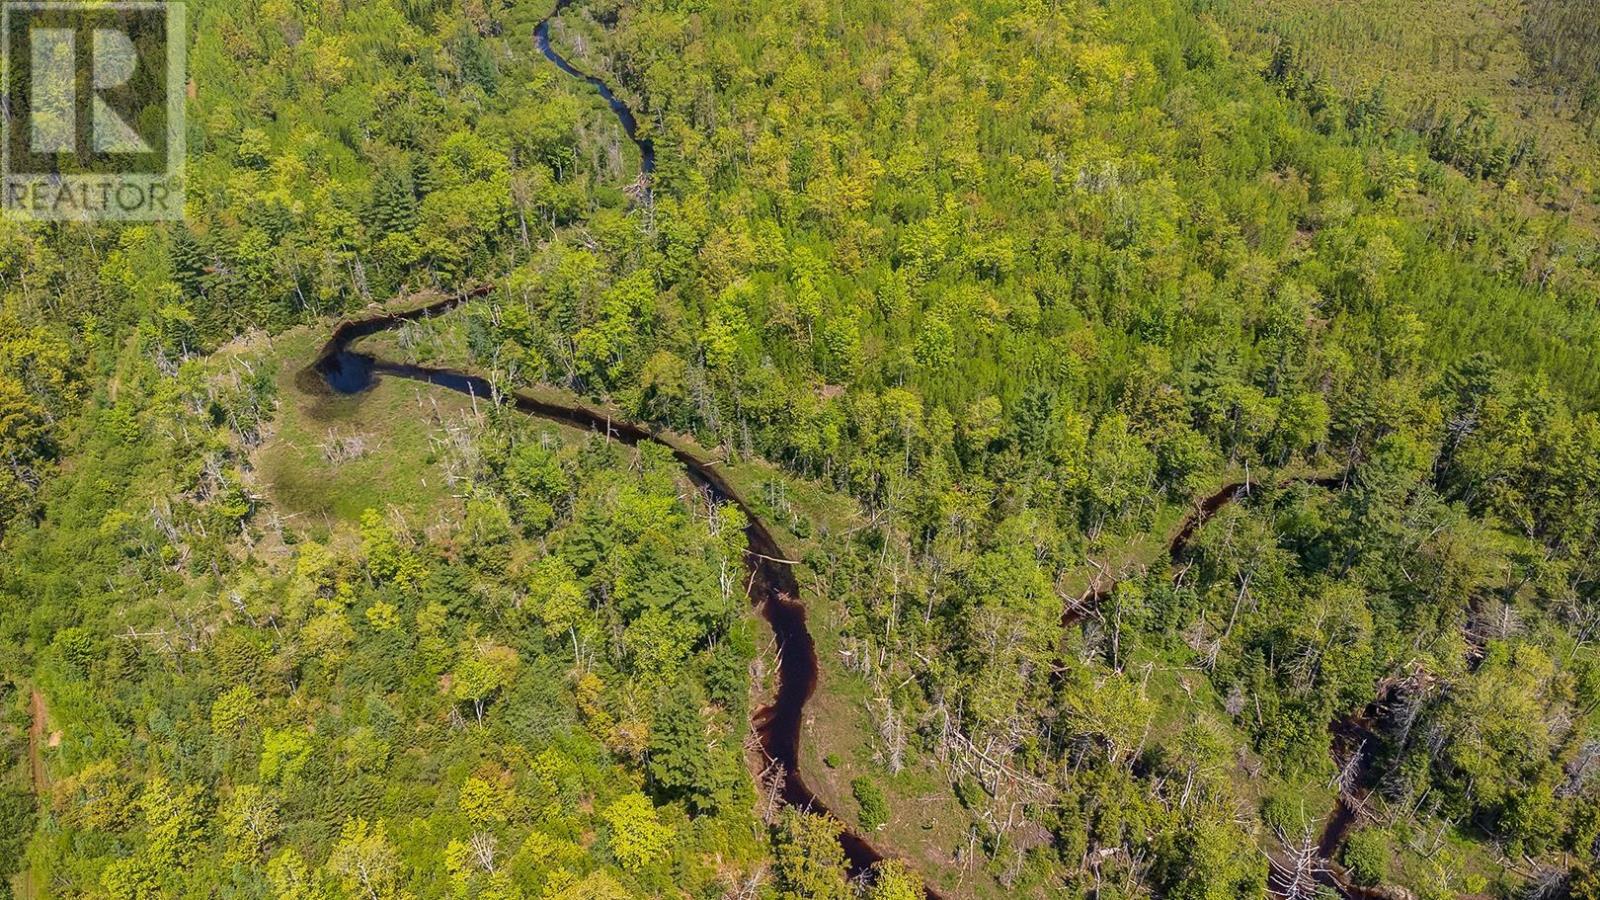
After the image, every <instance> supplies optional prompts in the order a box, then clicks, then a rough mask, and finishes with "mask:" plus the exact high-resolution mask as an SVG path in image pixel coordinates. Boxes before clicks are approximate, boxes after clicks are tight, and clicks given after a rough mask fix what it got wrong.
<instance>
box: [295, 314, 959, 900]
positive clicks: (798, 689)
mask: <svg viewBox="0 0 1600 900" xmlns="http://www.w3.org/2000/svg"><path fill="white" fill-rule="evenodd" d="M489 290H490V289H489V288H488V287H483V288H478V289H476V290H473V291H470V292H467V293H464V294H461V295H458V296H455V297H451V298H448V299H444V300H440V301H438V302H435V303H431V304H428V305H426V306H422V307H419V308H417V309H414V310H409V311H406V312H399V313H385V314H382V315H377V316H372V317H370V318H366V319H359V320H354V321H346V322H342V323H340V325H339V326H338V327H337V328H335V329H334V332H333V336H332V337H330V338H329V339H328V342H327V343H326V344H324V345H323V347H322V351H321V352H320V353H319V354H318V355H317V358H316V360H315V361H314V362H312V364H311V365H310V366H308V367H307V368H306V369H305V370H304V371H303V372H302V373H301V375H300V377H299V378H298V379H297V383H298V385H299V387H300V388H301V390H303V391H305V392H307V393H322V394H330V393H331V394H333V395H339V396H345V397H351V398H359V397H360V395H361V394H363V393H365V392H366V391H367V390H369V389H370V388H371V387H372V386H373V385H374V384H375V383H376V382H377V380H378V379H380V378H384V377H392V378H404V379H406V380H408V381H419V382H423V383H425V384H431V385H434V386H437V387H441V388H446V389H448V390H452V391H456V392H458V393H462V394H466V395H468V396H472V397H481V398H484V399H489V398H492V397H494V390H493V388H492V387H491V385H490V384H489V381H488V380H487V379H485V378H483V377H482V376H479V375H474V374H472V373H470V372H463V371H459V370H456V369H443V368H433V367H429V366H416V365H409V364H404V363H395V362H389V361H387V360H384V359H381V358H379V357H377V356H374V355H372V354H368V353H360V352H358V351H356V350H355V349H353V348H354V345H355V343H356V342H358V341H360V340H361V339H362V338H365V337H369V336H371V335H374V334H378V333H379V332H383V331H387V330H390V329H393V328H398V327H399V326H400V325H402V324H404V323H406V322H411V321H416V320H419V319H426V318H429V317H431V316H435V315H439V314H441V313H444V312H448V311H449V310H452V309H454V308H456V307H457V306H459V305H461V304H462V303H465V302H466V301H467V300H469V299H471V298H473V297H478V296H482V295H484V294H486V293H488V291H489ZM502 399H503V400H504V401H505V402H507V403H508V404H510V405H511V406H513V407H515V408H516V409H517V410H518V411H520V412H523V413H526V414H528V415H530V416H535V417H537V418H540V419H546V420H549V421H552V422H559V423H561V424H563V425H570V426H572V427H574V428H580V429H583V430H586V431H594V432H598V433H600V434H604V435H607V436H608V437H609V438H610V439H611V440H615V441H618V442H620V443H623V444H628V445H630V446H632V445H637V444H640V443H643V442H645V441H655V442H657V443H660V444H662V445H663V446H665V447H667V448H668V449H669V450H671V451H672V455H673V457H674V458H675V459H676V460H677V461H678V463H679V464H680V465H682V466H683V467H684V469H685V470H686V471H687V472H688V473H689V477H690V478H691V479H692V480H693V481H694V483H695V484H696V485H697V486H699V487H700V488H701V489H702V490H704V491H705V492H706V493H707V494H708V495H709V496H710V497H711V498H712V499H714V500H716V501H717V502H719V503H732V504H733V505H735V506H737V507H738V508H739V509H740V511H741V512H743V513H744V515H745V519H746V520H747V521H748V522H749V524H748V525H747V526H745V551H746V552H745V565H746V566H747V567H748V569H749V571H750V588H749V596H750V602H751V603H752V604H753V605H754V606H755V607H756V610H757V611H758V612H759V613H760V615H761V617H762V618H763V619H765V620H766V622H767V624H768V625H769V626H770V627H771V628H772V632H773V634H774V635H775V636H776V639H777V650H778V653H777V655H778V691H777V696H775V697H773V698H772V702H771V703H769V704H767V705H766V706H763V707H761V708H760V709H758V710H756V712H755V714H754V715H753V716H752V717H751V719H752V721H751V724H752V726H753V727H754V729H755V732H756V737H757V739H758V741H759V743H760V746H761V752H762V755H763V756H765V757H766V760H765V761H766V763H767V765H768V766H773V765H776V766H781V767H782V769H783V771H784V773H785V777H784V781H783V791H782V797H783V800H784V802H785V803H787V804H789V805H790V806H793V807H796V808H798V809H803V810H810V811H812V812H815V813H822V814H828V812H829V811H828V809H827V807H826V806H824V805H823V804H822V802H821V801H819V800H818V799H817V797H816V795H815V794H813V793H812V792H811V789H810V788H809V787H807V786H806V782H805V779H804V777H803V776H802V774H801V772H800V730H801V727H802V723H803V721H804V716H805V706H806V701H808V700H810V699H811V695H812V693H814V692H815V691H816V689H817V674H818V666H817V649H816V643H815V642H814V641H813V640H812V638H811V631H810V630H809V629H808V628H807V627H806V608H805V605H804V604H803V603H801V602H800V600H799V596H800V590H799V585H798V583H797V582H796V580H795V576H794V567H793V566H791V565H790V564H789V563H786V562H783V561H782V560H784V559H787V557H786V556H785V555H784V552H783V548H782V547H780V546H779V545H778V541H777V539H776V538H774V537H773V536H772V532H771V530H770V529H769V528H768V527H767V525H766V523H765V522H763V521H761V519H760V518H759V517H758V516H757V515H756V512H755V510H753V509H751V507H750V504H748V503H746V502H745V500H744V498H743V497H741V496H740V495H739V492H738V491H737V490H735V489H734V487H733V485H732V484H730V483H729V482H728V480H727V478H726V477H724V476H723V474H722V473H721V472H720V471H718V470H717V468H716V465H715V464H714V463H709V462H706V461H704V460H702V459H700V458H699V457H697V456H695V455H693V454H691V453H689V452H687V451H685V450H682V449H679V447H678V446H676V444H675V443H674V442H673V441H670V440H667V439H665V437H664V436H663V435H661V434H660V432H658V431H656V430H654V429H651V428H648V427H645V426H643V425H638V424H635V423H633V422H628V421H624V420H620V419H616V418H613V417H612V416H611V415H610V414H608V413H606V412H603V411H601V410H596V409H592V408H590V407H587V406H584V405H582V404H579V403H557V402H552V401H549V400H543V399H539V398H537V397H532V396H529V395H527V394H521V393H513V394H510V395H506V396H503V398H502ZM839 844H840V845H841V846H842V847H843V848H844V853H845V858H846V859H847V860H848V861H849V866H850V873H851V875H852V877H854V876H857V875H861V874H863V873H865V872H867V871H868V870H870V869H871V868H872V866H873V865H874V864H875V863H878V862H879V861H881V860H883V859H884V855H883V854H882V853H880V852H879V851H878V850H877V849H876V848H874V847H873V846H872V845H871V844H869V843H867V841H866V840H864V839H863V838H862V837H861V836H860V835H857V834H855V833H853V832H851V831H848V830H846V831H844V832H843V833H842V834H841V835H840V836H839ZM927 893H928V896H929V897H930V898H933V900H938V897H939V895H938V894H937V893H936V892H934V891H933V890H932V889H929V890H928V892H927Z"/></svg>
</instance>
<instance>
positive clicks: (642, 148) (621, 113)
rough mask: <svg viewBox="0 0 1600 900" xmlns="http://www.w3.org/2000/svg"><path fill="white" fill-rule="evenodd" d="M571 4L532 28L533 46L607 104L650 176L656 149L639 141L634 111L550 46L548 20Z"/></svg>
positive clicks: (563, 3) (564, 1) (562, 3)
mask: <svg viewBox="0 0 1600 900" xmlns="http://www.w3.org/2000/svg"><path fill="white" fill-rule="evenodd" d="M571 3H572V0H557V2H556V8H555V10H554V11H553V12H551V13H550V15H548V16H545V17H544V18H543V19H541V20H539V24H538V25H535V26H534V28H533V42H534V43H535V44H537V45H538V46H539V52H540V53H543V54H544V56H545V59H548V60H550V61H551V62H553V63H555V64H556V67H557V68H559V69H560V70H561V71H563V72H565V73H567V74H568V75H571V76H572V77H573V78H578V79H581V80H583V81H586V82H588V84H589V86H590V87H592V88H594V89H595V92H596V93H598V94H599V95H600V97H601V98H602V99H604V100H605V101H606V105H608V106H610V107H611V111H612V112H613V113H615V114H616V117H617V121H618V122H620V123H622V130H623V131H624V132H626V133H627V135H628V140H630V141H633V145H634V146H635V147H638V148H639V169H640V170H641V172H642V173H643V174H644V175H646V176H649V175H650V173H652V172H654V171H655V170H656V145H655V142H654V141H652V140H650V139H649V138H641V137H639V120H638V119H636V118H634V116H633V110H631V109H629V108H628V104H626V103H624V102H622V100H621V98H619V97H618V96H617V95H616V94H615V93H614V92H613V91H612V90H611V85H609V84H606V83H605V82H604V81H601V80H600V79H599V78H596V77H595V76H593V75H590V74H589V73H588V72H585V71H583V70H582V69H579V68H578V67H577V66H574V65H573V64H572V63H570V62H568V61H567V59H566V58H565V57H563V56H562V55H561V54H559V53H557V52H556V51H555V48H553V47H551V46H550V20H551V19H554V18H555V17H556V16H559V15H561V11H562V10H563V9H566V8H567V7H568V6H569V5H571Z"/></svg>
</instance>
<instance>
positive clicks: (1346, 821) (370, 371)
mask: <svg viewBox="0 0 1600 900" xmlns="http://www.w3.org/2000/svg"><path fill="white" fill-rule="evenodd" d="M571 2H572V0H558V2H557V4H556V7H555V9H554V10H553V11H552V12H551V14H550V15H549V16H547V17H545V18H544V19H542V20H541V21H540V22H539V23H538V25H537V26H535V29H534V41H535V43H536V45H537V47H538V49H539V52H540V53H542V54H543V55H544V56H545V57H546V58H547V59H549V60H550V61H551V62H552V63H554V64H555V65H556V66H557V67H558V68H560V69H561V71H563V72H565V73H567V74H568V75H571V76H573V77H574V78H578V79H581V80H583V81H584V82H586V83H588V84H589V85H590V86H592V87H593V88H594V89H595V90H596V92H597V93H598V94H599V95H600V96H601V97H602V98H603V99H604V100H605V101H606V103H607V105H609V106H610V108H611V111H612V112H613V113H614V114H615V115H616V117H617V120H618V122H619V123H620V124H621V126H622V129H623V131H624V132H625V133H626V134H627V136H628V139H629V140H630V141H632V142H633V143H634V145H635V146H636V147H637V148H638V149H639V156H640V168H641V178H642V179H643V180H645V181H648V178H649V176H650V174H651V173H652V172H654V171H655V161H656V158H655V146H654V144H653V142H652V141H651V140H650V139H649V138H648V137H644V138H641V137H640V136H639V124H638V120H637V118H636V117H635V116H634V113H633V111H632V110H631V109H629V108H628V105H627V104H626V103H624V102H623V101H622V100H621V99H620V98H618V97H617V96H616V94H615V92H613V91H612V89H611V87H610V86H609V85H607V84H606V83H605V82H604V81H602V80H601V79H599V78H597V77H595V76H593V75H590V74H588V73H585V72H583V71H582V70H580V69H578V68H577V67H576V66H574V65H572V63H570V62H569V61H568V60H567V59H565V58H564V57H562V56H561V55H560V54H559V53H558V52H556V50H555V49H554V48H553V47H552V46H551V44H550V22H551V20H552V19H553V18H554V17H555V16H556V15H558V14H559V13H560V12H561V11H562V10H563V9H565V8H566V7H567V6H568V5H569V4H570V3H571ZM491 290H492V285H488V286H483V287H480V288H477V289H474V290H472V291H468V292H466V293H463V294H460V295H457V296H454V297H449V298H447V299H443V300H440V301H437V302H435V303H432V304H429V305H426V306H422V307H420V308H417V309H412V310H406V311H402V312H394V313H382V314H378V315H374V316H371V317H368V318H364V319H357V320H346V321H344V322H341V323H340V324H339V325H338V327H337V328H335V330H334V332H333V335H332V336H331V337H330V338H329V339H328V341H327V343H326V344H325V345H324V346H323V347H322V350H321V352H320V353H319V354H318V355H317V358H316V360H315V361H314V362H313V363H312V364H311V365H310V366H308V367H307V368H306V369H305V370H304V371H303V372H302V373H301V377H300V379H299V386H300V388H301V389H302V390H303V391H306V392H308V393H323V394H328V393H331V394H334V395H340V396H345V397H357V396H358V395H361V394H363V393H364V392H366V391H367V390H368V389H370V388H371V387H372V386H373V384H374V383H375V381H376V380H377V379H378V378H380V377H393V378H402V379H407V380H410V381H416V382H421V383H424V384H429V385H433V386H436V387H440V388H445V389H448V390H452V391H456V392H458V393H462V394H466V395H469V396H473V397H481V398H485V399H489V398H493V397H495V396H496V394H495V391H494V389H493V388H492V386H491V385H490V383H489V381H488V380H487V379H486V378H484V377H483V376H481V375H477V374H474V373H471V372H467V371H462V370H458V369H448V368H435V367H429V366H419V365H412V364H406V363H398V362H391V361H388V360H384V359H381V358H379V357H377V356H375V355H373V354H369V353H363V352H360V351H359V350H357V349H355V346H356V344H357V343H359V342H360V341H361V340H362V339H363V338H367V337H371V336H372V335H375V334H378V333H381V332H385V331H389V330H392V329H395V328H398V327H400V326H402V325H403V324H405V323H406V322H410V321H417V320H421V319H426V318H430V317H432V316H436V315H440V314H442V313H445V312H449V311H450V310H453V309H455V308H457V307H458V306H460V305H462V304H464V303H466V302H468V301H470V300H472V299H475V298H478V297H482V296H485V295H486V294H488V293H489V292H490V291H491ZM501 399H502V400H504V401H505V402H507V403H508V404H509V405H511V406H513V407H515V408H516V409H517V410H518V411H520V412H522V413H525V414H527V415H529V416H533V417H536V418H540V419H545V420H548V421H552V422H557V423H560V424H563V425H568V426H572V427H575V428H579V429H583V430H587V431H593V432H598V433H601V434H604V435H606V436H607V437H608V438H610V439H612V440H616V441H619V442H621V443H624V444H628V445H637V444H640V443H643V442H646V441H655V442H658V443H660V444H662V445H664V446H666V447H667V448H668V449H669V450H671V452H672V455H673V457H674V458H675V459H677V461H678V463H679V464H680V465H682V466H683V467H684V469H685V471H687V473H688V475H689V477H690V478H691V479H692V480H693V481H694V483H695V484H696V485H697V486H698V487H700V488H701V489H702V490H704V491H705V492H706V493H707V495H709V496H710V497H711V498H712V499H713V500H715V501H716V502H719V503H731V504H734V505H735V506H737V507H738V508H739V509H740V510H741V511H742V512H743V513H744V515H745V518H746V520H747V522H748V523H749V524H748V525H747V526H746V527H745V540H746V556H745V562H746V565H747V567H748V569H749V572H750V584H749V597H750V601H751V603H752V604H753V605H754V606H755V608H756V609H757V611H758V612H759V614H760V615H761V616H762V617H763V618H764V619H765V620H766V622H767V624H768V625H769V626H770V627H771V628H772V632H773V634H774V636H775V638H776V643H777V659H778V672H777V693H776V696H775V697H773V698H772V701H771V702H770V703H768V704H767V705H765V706H763V707H761V708H759V709H758V710H756V712H755V713H754V715H753V716H752V723H751V724H752V727H753V728H754V731H755V734H756V736H757V739H758V742H759V744H760V747H761V752H762V755H763V756H764V757H765V763H766V768H768V769H781V771H782V772H783V779H782V782H781V784H782V788H781V797H782V800H783V801H784V802H785V803H787V804H789V805H791V806H794V807H796V808H799V809H807V810H810V811H812V812H817V813H827V812H828V810H827V808H826V806H825V805H824V804H823V803H821V802H820V801H819V800H818V799H817V797H816V795H815V794H814V793H812V791H811V790H810V788H808V787H807V786H806V783H805V779H804V778H803V777H802V773H801V772H800V732H801V728H802V722H803V720H804V713H805V706H806V702H807V701H808V700H809V699H810V698H811V695H812V694H813V693H814V692H815V691H816V688H817V679H818V661H817V654H816V645H815V642H814V641H813V640H812V637H811V632H810V631H809V630H808V629H807V627H806V610H805V606H804V604H802V603H801V602H800V600H799V586H798V583H797V581H796V579H795V575H794V568H793V565H792V564H791V563H788V562H785V559H786V557H785V554H784V552H783V549H782V548H781V547H780V546H779V545H778V542H777V540H776V539H775V538H774V537H773V535H772V532H771V530H770V529H769V528H768V527H767V525H766V524H765V523H764V522H763V521H762V520H761V519H760V517H759V516H757V515H756V512H755V510H753V509H752V508H751V507H750V505H749V504H748V503H747V502H746V501H745V500H744V498H743V497H741V496H740V495H739V493H738V491H737V490H735V489H734V487H733V485H732V484H731V483H729V481H728V480H727V478H726V477H725V476H724V475H723V474H722V473H721V472H719V471H718V470H717V468H716V466H715V464H714V463H710V462H707V461H705V460H703V459H701V458H700V457H699V456H697V455H695V454H693V453H691V452H689V451H688V450H686V449H684V448H683V447H682V446H681V445H680V444H679V443H677V442H676V441H674V440H672V439H670V438H669V437H667V436H666V435H664V434H662V433H661V432H658V431H656V430H654V429H651V428H648V427H646V426H643V425H639V424H635V423H632V422H627V421H623V420H619V419H616V418H613V417H612V416H611V415H610V414H608V413H606V412H604V411H602V410H598V409H594V408H592V407H588V406H585V405H582V404H579V403H560V402H554V401H550V400H545V399H540V398H537V397H534V396H531V395H528V394H523V393H512V394H510V395H502V396H501ZM1301 480H1303V481H1305V482H1307V483H1311V484H1315V485H1318V486H1324V487H1337V486H1339V485H1340V484H1341V479H1338V478H1332V479H1328V478H1307V479H1301ZM1252 486H1253V483H1251V482H1239V483H1234V484H1230V485H1227V486H1225V487H1224V488H1222V489H1221V490H1219V491H1217V492H1216V493H1214V494H1212V495H1211V496H1209V497H1206V498H1204V499H1203V500H1202V501H1201V502H1200V503H1199V504H1198V505H1197V506H1196V508H1195V509H1194V511H1192V512H1191V513H1190V515H1189V516H1188V517H1187V518H1185V520H1184V521H1183V523H1182V524H1181V525H1180V527H1179V529H1178V531H1177V532H1176V534H1175V535H1174V536H1173V538H1172V539H1171V541H1170V542H1169V544H1168V547H1167V550H1168V556H1169V558H1170V559H1172V560H1173V561H1174V563H1176V562H1177V561H1178V560H1180V559H1181V558H1182V557H1184V556H1185V555H1186V553H1187V551H1188V548H1189V545H1190V542H1191V541H1192V539H1193V537H1194V535H1195V533H1196V532H1197V531H1198V530H1199V528H1200V527H1201V526H1202V525H1204V524H1205V522H1206V521H1207V520H1208V519H1210V518H1211V517H1212V516H1213V515H1215V514H1216V513H1217V512H1218V511H1219V510H1221V509H1222V508H1223V507H1225V506H1227V505H1228V504H1230V503H1232V502H1234V501H1235V500H1237V499H1239V498H1241V497H1244V496H1247V495H1248V494H1249V490H1250V488H1251V487H1252ZM1116 586H1117V583H1116V580H1115V579H1113V578H1110V577H1107V576H1104V575H1102V576H1101V577H1097V578H1096V579H1095V580H1094V581H1093V582H1092V583H1091V584H1090V586H1089V588H1088V589H1087V590H1086V591H1085V592H1084V594H1083V595H1082V596H1081V597H1080V598H1079V599H1078V600H1077V602H1076V603H1073V604H1072V605H1071V606H1070V607H1069V608H1068V609H1067V610H1066V611H1065V612H1064V613H1063V615H1062V620H1061V622H1062V625H1063V627H1070V626H1073V625H1077V624H1081V623H1082V622H1083V621H1084V620H1085V619H1086V618H1087V617H1088V616H1089V615H1090V614H1091V613H1092V612H1093V610H1094V609H1095V607H1096V606H1098V605H1099V603H1100V602H1101V601H1103V600H1104V599H1106V598H1107V597H1109V596H1110V595H1111V594H1112V592H1113V591H1114V590H1115V589H1116ZM1376 703H1377V701H1374V705H1376ZM1372 710H1373V707H1369V708H1368V709H1367V710H1364V711H1363V712H1362V713H1360V714H1358V715H1353V716H1350V717H1348V718H1347V719H1344V720H1340V721H1338V722H1335V723H1333V724H1332V725H1331V726H1330V731H1331V732H1332V733H1333V734H1334V736H1335V741H1334V743H1335V749H1336V755H1338V751H1339V749H1340V748H1348V749H1345V750H1344V752H1346V753H1349V752H1359V751H1357V750H1356V749H1355V748H1354V747H1351V746H1350V743H1351V739H1352V736H1353V735H1357V734H1358V733H1359V732H1364V731H1365V730H1366V726H1367V724H1368V722H1369V721H1370V718H1369V717H1370V715H1371V714H1372ZM1363 768H1364V767H1363ZM758 774H759V773H758ZM836 818H837V817H836ZM1354 818H1355V817H1354V813H1353V810H1351V809H1349V807H1348V805H1347V804H1346V803H1345V801H1344V800H1343V799H1342V798H1341V800H1340V802H1339V804H1338V806H1337V807H1336V809H1335V811H1334V813H1333V814H1331V815H1330V816H1329V818H1328V821H1327V823H1326V826H1325V828H1324V831H1323V834H1322V840H1321V842H1320V845H1321V846H1320V847H1319V849H1320V851H1321V855H1322V856H1324V857H1325V858H1326V857H1331V856H1333V855H1335V854H1336V853H1337V851H1338V849H1339V846H1340V845H1341V844H1342V843H1343V839H1344V836H1345V833H1346V832H1347V831H1348V829H1349V827H1350V826H1351V824H1352V823H1353V821H1354ZM841 822H842V820H841ZM839 842H840V845H841V846H842V847H843V849H844V853H845V857H846V859H847V860H848V863H849V868H850V873H851V875H852V876H859V875H862V874H864V873H866V872H868V871H869V870H870V869H871V868H872V867H873V865H875V864H876V863H878V862H880V861H882V860H883V859H884V858H885V857H884V854H882V853H881V852H879V851H878V850H877V849H876V848H874V847H873V846H872V845H871V844H869V843H868V842H867V841H866V840H865V839H863V838H862V837H861V836H860V835H857V834H855V833H854V832H852V831H850V830H848V829H845V830H844V831H843V832H842V833H841V834H840V837H839ZM1279 866H1280V861H1278V860H1276V859H1275V860H1273V867H1274V869H1275V870H1276V869H1278V868H1279ZM1319 880H1321V881H1323V883H1324V884H1325V885H1327V886H1328V887H1332V888H1333V889H1334V890H1336V891H1337V892H1338V893H1339V894H1341V895H1342V896H1345V897H1370V896H1375V894H1373V893H1371V892H1368V891H1364V890H1362V889H1360V888H1356V887H1355V886H1353V885H1352V884H1350V882H1349V880H1348V878H1347V877H1345V876H1344V873H1343V872H1342V870H1337V869H1336V868H1335V867H1332V866H1328V867H1326V868H1325V869H1324V871H1323V872H1322V873H1321V875H1320V877H1319ZM927 895H928V897H929V898H930V900H939V895H938V893H937V892H935V891H934V890H933V889H932V888H928V889H927Z"/></svg>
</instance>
